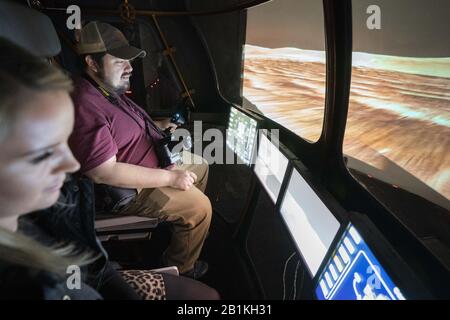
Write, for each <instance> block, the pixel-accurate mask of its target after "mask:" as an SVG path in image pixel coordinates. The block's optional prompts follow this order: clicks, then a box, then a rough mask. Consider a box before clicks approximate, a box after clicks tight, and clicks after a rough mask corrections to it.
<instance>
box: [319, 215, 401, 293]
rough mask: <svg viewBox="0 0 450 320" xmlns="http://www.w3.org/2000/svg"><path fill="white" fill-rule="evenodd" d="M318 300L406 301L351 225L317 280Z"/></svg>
mask: <svg viewBox="0 0 450 320" xmlns="http://www.w3.org/2000/svg"><path fill="white" fill-rule="evenodd" d="M316 295H317V298H318V299H320V300H405V298H404V296H403V294H402V292H401V291H400V289H399V288H398V287H397V286H396V285H395V284H394V282H393V281H392V280H391V278H390V277H389V275H388V274H387V273H386V271H385V270H384V268H383V266H382V265H381V264H380V262H379V261H378V259H377V258H376V257H375V255H374V253H373V252H372V251H371V250H370V248H369V246H368V245H367V244H366V242H365V241H364V239H363V238H362V237H361V235H360V234H359V232H358V231H357V230H356V228H355V227H354V226H353V225H352V224H351V223H350V224H349V226H348V227H347V229H346V231H345V232H344V233H343V235H342V237H341V239H340V240H339V242H338V244H337V246H336V250H334V253H333V255H331V257H330V259H329V260H328V262H327V264H326V266H325V268H324V271H323V272H322V274H321V275H320V277H319V279H318V285H317V287H316Z"/></svg>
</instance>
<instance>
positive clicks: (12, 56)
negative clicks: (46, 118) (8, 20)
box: [0, 38, 95, 275]
mask: <svg viewBox="0 0 450 320" xmlns="http://www.w3.org/2000/svg"><path fill="white" fill-rule="evenodd" d="M71 89H72V81H71V80H70V78H69V77H68V76H66V75H65V74H64V73H63V72H62V71H61V70H59V69H58V68H56V67H54V66H51V65H50V64H48V63H47V62H46V61H45V60H42V59H40V58H38V57H35V56H33V55H32V54H30V53H28V52H27V51H25V50H24V49H22V48H20V47H18V46H16V45H15V44H13V43H12V42H10V41H9V40H6V39H3V38H0V141H1V140H3V138H5V137H6V136H7V135H8V133H9V132H10V130H11V128H12V127H13V126H14V123H15V120H16V118H17V116H18V115H20V113H21V112H23V110H24V104H25V102H26V100H25V99H27V98H29V97H30V94H32V93H37V92H41V91H51V90H63V91H67V92H69V91H71ZM0 260H2V261H6V262H8V263H12V264H16V265H20V266H25V267H30V268H34V269H38V270H45V271H49V272H54V273H57V274H60V275H62V274H64V273H65V272H66V268H67V266H68V265H79V266H82V265H86V264H88V263H91V262H93V261H94V260H95V258H93V257H92V254H89V253H82V254H76V253H75V247H74V246H73V245H64V246H63V245H59V246H54V247H46V246H44V245H41V244H40V243H38V242H37V241H35V240H33V239H32V238H30V237H27V236H25V235H22V234H20V233H17V232H12V231H9V230H6V229H5V228H1V227H0Z"/></svg>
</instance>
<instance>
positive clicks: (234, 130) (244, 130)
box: [227, 108, 257, 165]
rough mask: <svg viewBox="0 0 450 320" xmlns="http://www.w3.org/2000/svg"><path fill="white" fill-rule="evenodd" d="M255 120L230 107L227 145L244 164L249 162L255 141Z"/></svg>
mask: <svg viewBox="0 0 450 320" xmlns="http://www.w3.org/2000/svg"><path fill="white" fill-rule="evenodd" d="M256 132H257V122H256V120H255V119H252V118H251V117H249V116H247V115H246V114H244V113H242V112H240V111H239V110H237V109H236V108H231V111H230V119H229V122H228V130H227V146H228V147H229V148H230V149H231V150H233V152H234V153H236V155H237V156H238V157H239V159H240V160H241V161H242V162H243V163H244V164H247V165H249V164H251V162H252V155H253V149H254V146H255V143H256Z"/></svg>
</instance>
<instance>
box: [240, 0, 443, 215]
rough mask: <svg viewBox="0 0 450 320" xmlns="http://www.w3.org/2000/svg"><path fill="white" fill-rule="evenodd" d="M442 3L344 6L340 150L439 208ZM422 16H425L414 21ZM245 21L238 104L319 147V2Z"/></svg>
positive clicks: (269, 8)
mask: <svg viewBox="0 0 450 320" xmlns="http://www.w3.org/2000/svg"><path fill="white" fill-rule="evenodd" d="M431 2H433V3H431ZM449 3H450V1H441V0H434V1H420V0H413V1H404V0H399V1H353V2H352V7H353V55H352V79H351V89H350V98H349V100H350V101H349V111H348V118H347V125H346V132H345V138H344V148H343V150H344V155H346V156H347V157H348V158H349V161H348V166H349V167H350V166H353V167H355V168H357V169H358V170H360V171H363V172H364V171H365V173H370V174H374V175H377V178H378V179H380V180H383V181H385V182H388V183H392V184H396V185H400V186H401V187H403V188H404V189H407V190H408V191H410V192H413V193H416V194H419V195H422V196H424V197H427V198H429V199H431V200H432V201H433V202H435V203H438V204H439V205H441V206H444V207H447V208H448V203H449V201H448V200H449V198H450V44H449V43H450V42H449V41H448V30H450V25H449V22H448V19H444V17H445V15H443V14H441V13H440V11H445V12H450V11H449V10H450V6H449ZM370 4H378V8H379V9H380V13H381V15H380V17H381V19H380V26H379V29H370V28H368V27H367V19H368V18H369V17H370V14H368V13H367V10H366V9H367V7H368V6H369V5H370ZM424 6H426V7H424ZM446 8H447V9H446ZM429 10H433V14H428V13H427V14H424V15H423V16H421V15H420V14H421V12H425V11H429ZM434 11H436V12H434ZM441 16H442V19H440V17H441ZM247 19H248V20H247V40H246V45H245V48H244V59H245V60H244V80H243V92H242V94H243V97H245V98H246V99H247V100H248V101H250V102H251V103H252V104H253V105H254V106H255V107H256V108H257V109H259V111H260V112H261V113H263V114H264V115H266V116H268V117H270V118H271V119H273V120H275V121H277V122H278V123H280V124H281V125H282V126H284V127H285V128H287V129H289V130H291V131H293V132H295V133H296V134H297V135H299V136H300V137H302V138H303V139H306V140H309V141H310V142H315V141H317V140H318V138H319V137H320V134H321V132H322V123H323V114H324V104H325V80H326V57H325V35H324V17H323V7H322V1H314V0H274V1H272V2H270V3H268V4H265V5H261V6H259V7H256V8H254V9H251V10H249V12H248V17H247Z"/></svg>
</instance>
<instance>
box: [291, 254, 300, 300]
mask: <svg viewBox="0 0 450 320" xmlns="http://www.w3.org/2000/svg"><path fill="white" fill-rule="evenodd" d="M299 266H300V259H299V260H297V266H296V267H295V273H294V297H293V298H292V300H295V298H296V297H297V272H298V267H299Z"/></svg>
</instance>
